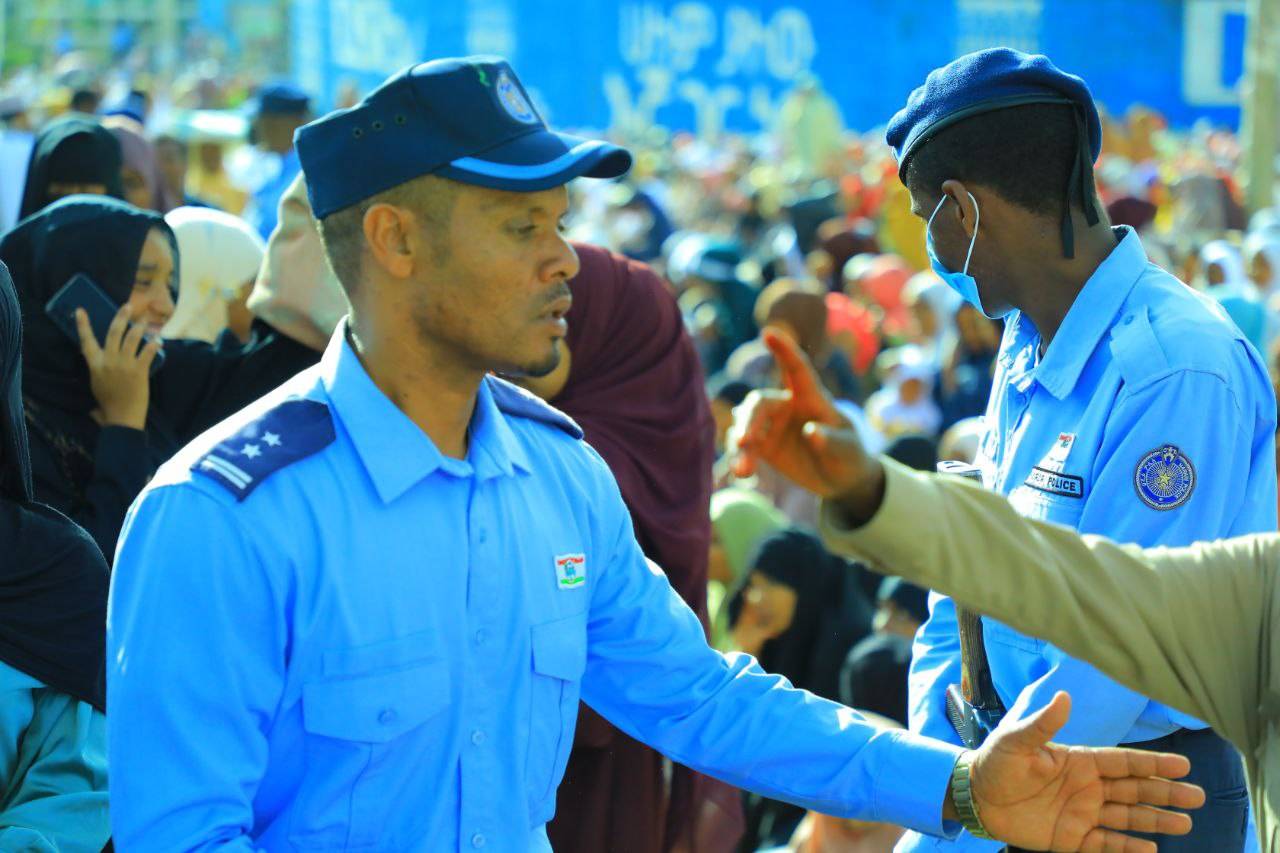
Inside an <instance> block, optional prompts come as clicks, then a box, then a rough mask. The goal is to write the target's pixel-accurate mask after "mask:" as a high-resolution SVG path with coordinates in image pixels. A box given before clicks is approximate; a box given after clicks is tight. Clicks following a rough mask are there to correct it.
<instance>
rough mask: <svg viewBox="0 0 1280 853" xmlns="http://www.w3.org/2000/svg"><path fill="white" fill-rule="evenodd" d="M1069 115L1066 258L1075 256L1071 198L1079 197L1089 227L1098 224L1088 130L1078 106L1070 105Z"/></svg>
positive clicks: (1064, 214)
mask: <svg viewBox="0 0 1280 853" xmlns="http://www.w3.org/2000/svg"><path fill="white" fill-rule="evenodd" d="M1071 115H1072V116H1073V117H1074V119H1075V125H1076V139H1075V158H1074V160H1073V161H1072V164H1071V178H1070V182H1069V183H1068V184H1067V194H1066V199H1065V200H1064V201H1063V203H1062V253H1063V256H1064V257H1066V258H1067V259H1071V258H1074V257H1075V256H1076V241H1075V231H1074V229H1073V228H1072V227H1071V202H1072V200H1074V199H1075V198H1076V197H1077V196H1078V197H1079V199H1080V206H1081V207H1083V208H1084V218H1085V221H1086V222H1088V223H1089V225H1090V227H1092V226H1094V225H1097V224H1098V209H1097V207H1096V206H1095V205H1094V203H1093V193H1092V192H1090V190H1091V189H1092V186H1091V182H1090V180H1089V177H1090V171H1091V169H1092V167H1091V166H1090V158H1089V155H1088V153H1087V152H1088V151H1089V137H1088V132H1087V131H1086V129H1085V126H1084V118H1083V117H1082V116H1081V115H1080V109H1079V108H1078V107H1072V109H1071Z"/></svg>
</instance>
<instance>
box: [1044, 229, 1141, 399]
mask: <svg viewBox="0 0 1280 853" xmlns="http://www.w3.org/2000/svg"><path fill="white" fill-rule="evenodd" d="M1115 232H1116V234H1117V236H1119V237H1120V238H1121V239H1120V242H1118V243H1117V244H1116V247H1115V248H1114V249H1112V250H1111V254H1109V255H1107V257H1106V259H1105V260H1104V261H1103V262H1102V263H1101V264H1100V265H1099V266H1098V268H1097V269H1096V270H1094V272H1093V275H1091V276H1089V280H1088V281H1086V282H1085V284H1084V288H1083V289H1082V290H1081V291H1080V293H1079V295H1078V296H1076V301H1075V302H1074V303H1072V305H1071V308H1070V309H1069V310H1068V311H1067V316H1066V317H1065V318H1063V321H1062V325H1061V326H1059V327H1058V333H1057V334H1055V335H1054V336H1053V340H1052V341H1050V342H1049V347H1048V349H1047V350H1045V353H1044V358H1043V360H1042V361H1041V362H1040V365H1039V367H1037V368H1036V373H1035V378H1036V381H1037V382H1038V383H1040V385H1042V386H1043V387H1044V389H1045V390H1046V391H1048V392H1049V393H1050V394H1052V395H1053V396H1054V397H1057V398H1058V399H1059V400H1061V399H1063V398H1064V397H1066V396H1067V395H1068V394H1070V393H1071V391H1072V390H1073V389H1074V388H1075V386H1076V381H1077V380H1078V379H1079V378H1080V374H1081V372H1082V371H1083V370H1084V366H1085V364H1086V363H1087V362H1088V361H1089V357H1090V356H1091V355H1093V352H1094V350H1095V349H1097V347H1098V343H1099V342H1100V341H1101V340H1102V337H1103V335H1105V334H1106V333H1107V331H1108V330H1109V329H1110V328H1111V326H1112V324H1113V323H1114V321H1115V318H1116V314H1118V313H1119V312H1120V309H1121V307H1123V305H1124V302H1125V300H1126V299H1128V298H1129V293H1130V292H1131V291H1132V290H1133V286H1134V285H1135V284H1137V283H1138V279H1139V278H1141V277H1142V273H1143V272H1144V271H1145V270H1146V268H1147V254H1146V252H1145V251H1143V249H1142V241H1141V240H1139V239H1138V234H1137V232H1136V231H1134V230H1133V229H1131V228H1128V227H1120V228H1116V229H1115ZM1020 319H1021V320H1022V321H1024V322H1025V321H1027V320H1028V319H1029V318H1027V317H1022V318H1020ZM1028 325H1031V324H1030V323H1028Z"/></svg>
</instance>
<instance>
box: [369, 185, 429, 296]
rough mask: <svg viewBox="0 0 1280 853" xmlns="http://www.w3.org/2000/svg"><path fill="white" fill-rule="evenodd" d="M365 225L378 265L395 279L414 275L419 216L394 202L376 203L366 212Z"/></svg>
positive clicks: (371, 249)
mask: <svg viewBox="0 0 1280 853" xmlns="http://www.w3.org/2000/svg"><path fill="white" fill-rule="evenodd" d="M362 225H363V228H364V239H365V244H366V245H367V246H368V248H369V254H370V256H372V258H373V262H374V263H375V264H377V265H378V266H379V267H381V268H382V269H383V270H384V271H386V273H387V274H388V275H390V276H391V277H392V278H399V279H405V278H409V277H410V276H411V275H413V268H414V260H415V258H414V255H415V252H416V250H417V249H418V245H417V244H418V241H417V239H416V234H417V217H415V216H414V214H413V212H412V211H410V210H409V209H408V208H404V207H399V206H397V205H394V204H375V205H373V206H371V207H370V208H369V209H368V210H367V211H365V214H364V221H363V222H362Z"/></svg>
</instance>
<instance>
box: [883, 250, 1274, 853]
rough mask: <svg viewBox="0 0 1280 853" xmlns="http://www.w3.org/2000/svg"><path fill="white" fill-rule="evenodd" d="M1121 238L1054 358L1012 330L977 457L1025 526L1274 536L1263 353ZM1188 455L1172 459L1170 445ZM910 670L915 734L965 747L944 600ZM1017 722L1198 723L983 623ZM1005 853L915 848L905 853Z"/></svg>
mask: <svg viewBox="0 0 1280 853" xmlns="http://www.w3.org/2000/svg"><path fill="white" fill-rule="evenodd" d="M1117 233H1118V234H1122V235H1123V239H1122V240H1121V241H1120V242H1119V243H1118V244H1117V245H1116V247H1115V249H1114V250H1113V251H1112V252H1111V254H1110V255H1109V256H1108V257H1107V259H1106V260H1105V261H1103V263H1102V265H1101V266H1099V267H1098V269H1097V271H1096V272H1095V273H1094V274H1093V276H1091V277H1090V279H1089V281H1088V282H1086V284H1085V286H1084V289H1083V290H1082V291H1081V292H1080V294H1079V296H1078V297H1077V298H1076V301H1075V303H1074V304H1073V305H1072V306H1071V309H1070V311H1068V312H1067V316H1066V318H1065V319H1064V320H1063V323H1062V326H1061V328H1059V329H1058V333H1057V334H1056V335H1055V336H1054V337H1053V340H1052V342H1051V343H1050V345H1049V347H1048V348H1047V350H1046V351H1045V353H1044V355H1043V357H1041V356H1040V354H1039V349H1040V335H1039V333H1038V332H1037V331H1036V328H1035V326H1034V325H1033V324H1032V322H1031V319H1030V318H1029V317H1027V316H1026V315H1025V314H1021V313H1016V312H1015V313H1014V314H1011V315H1010V316H1009V318H1008V322H1007V325H1006V327H1005V334H1004V340H1003V341H1002V343H1001V346H1000V354H999V357H998V361H997V366H996V375H995V383H994V386H993V390H992V394H991V400H990V402H989V404H988V406H987V412H986V416H985V417H986V428H987V433H986V437H985V439H984V441H983V444H982V447H981V450H980V453H979V465H980V467H981V469H982V475H983V481H984V483H985V484H986V486H987V487H988V488H992V489H995V490H996V491H999V492H1001V493H1003V494H1006V495H1008V496H1009V500H1010V502H1011V503H1012V504H1013V505H1014V506H1015V507H1016V508H1017V509H1018V510H1019V511H1020V512H1021V513H1022V514H1023V515H1025V516H1027V517H1029V518H1036V519H1043V520H1047V521H1053V522H1057V523H1059V524H1063V525H1066V526H1068V527H1073V528H1076V529H1077V530H1080V531H1082V532H1085V533H1097V534H1101V535H1105V536H1107V537H1108V538H1110V539H1115V540H1118V541H1121V542H1134V543H1138V544H1140V545H1144V546H1152V545H1187V544H1190V543H1192V542H1196V541H1201V540H1211V539H1219V538H1224V537H1228V536H1239V535H1242V534H1246V533H1257V532H1260V531H1270V530H1275V529H1276V467H1275V444H1274V436H1275V428H1276V401H1275V395H1274V392H1273V391H1272V387H1271V382H1270V380H1269V379H1268V377H1267V371H1266V369H1265V367H1264V366H1263V363H1262V360H1261V358H1260V357H1259V356H1258V353H1257V352H1256V351H1255V350H1254V349H1253V348H1252V347H1251V346H1250V345H1249V344H1247V343H1246V342H1245V340H1244V337H1243V335H1242V334H1241V332H1240V331H1239V329H1237V328H1236V327H1235V325H1234V324H1233V323H1232V322H1231V320H1230V319H1228V318H1227V316H1226V314H1225V313H1224V312H1223V310H1222V309H1221V307H1220V306H1218V305H1217V304H1216V303H1215V302H1214V301H1213V300H1212V299H1209V298H1207V297H1205V296H1203V295H1201V294H1197V293H1196V292H1195V291H1193V290H1191V288H1189V287H1187V286H1186V285H1184V284H1183V283H1182V282H1180V281H1178V280H1177V279H1176V278H1174V277H1173V276H1171V275H1169V274H1168V273H1167V272H1165V271H1164V270H1162V269H1160V268H1159V267H1157V266H1155V265H1154V264H1151V263H1149V262H1148V261H1147V258H1146V255H1145V253H1144V252H1143V249H1142V244H1141V242H1140V241H1139V239H1138V237H1137V235H1136V234H1135V233H1134V232H1133V231H1131V230H1129V229H1117ZM1167 448H1173V450H1167ZM930 604H931V615H930V618H929V620H928V622H926V623H925V625H924V626H923V627H922V628H921V630H920V633H919V634H918V635H917V637H916V644H915V650H914V657H913V660H912V665H911V687H910V695H911V699H910V703H911V709H910V716H911V729H912V730H913V731H917V732H923V733H925V734H928V735H931V736H933V737H936V738H941V739H945V740H948V741H950V742H952V743H959V742H960V741H959V738H958V737H957V735H956V733H955V730H954V729H953V728H952V727H951V724H950V723H949V722H948V720H947V716H946V712H945V699H944V695H945V690H946V688H947V685H949V684H958V683H960V642H959V635H958V631H957V627H956V619H955V607H954V605H953V603H952V601H951V599H949V598H946V597H944V596H939V595H936V594H935V595H933V596H931V599H930ZM983 626H984V629H983V635H984V638H985V640H986V648H987V655H988V658H989V660H990V664H991V675H992V680H993V681H994V683H995V688H996V692H998V693H999V694H1000V698H1001V700H1003V702H1004V704H1005V707H1007V708H1008V709H1009V715H1010V716H1012V717H1014V718H1018V717H1022V716H1025V715H1026V714H1027V713H1028V712H1029V711H1034V710H1036V709H1038V708H1040V707H1042V706H1043V705H1044V704H1045V703H1046V702H1048V701H1049V700H1050V699H1052V698H1053V695H1054V693H1055V692H1057V691H1059V690H1066V691H1068V692H1069V693H1070V694H1071V697H1072V699H1073V704H1072V711H1071V720H1070V722H1068V723H1067V725H1066V727H1065V728H1063V730H1062V732H1061V734H1059V735H1058V737H1057V738H1055V740H1058V741H1060V742H1062V743H1068V744H1088V745H1094V746H1104V745H1113V744H1120V743H1138V742H1142V741H1147V740H1153V739H1155V738H1159V737H1162V736H1164V735H1167V734H1169V733H1171V732H1173V731H1174V730H1176V729H1178V728H1204V723H1202V722H1199V721H1198V720H1195V719H1194V718H1192V717H1189V716H1187V715H1186V714H1182V713H1180V712H1178V711H1175V710H1173V709H1171V708H1168V707H1166V706H1164V705H1161V704H1159V703H1156V702H1152V701H1150V700H1148V699H1146V698H1145V697H1143V696H1140V695H1139V694H1137V693H1134V692H1133V691H1132V690H1129V689H1127V688H1125V687H1121V686H1120V685H1119V684H1116V683H1115V682H1114V681H1111V680H1110V679H1108V678H1106V677H1105V676H1103V675H1102V674H1101V673H1099V672H1098V671H1097V670H1096V669H1094V668H1093V667H1091V666H1089V665H1088V664H1086V663H1083V662H1081V661H1078V660H1075V659H1073V658H1070V657H1068V656H1066V655H1065V654H1063V653H1062V652H1061V651H1059V650H1058V649H1057V648H1055V647H1054V646H1052V645H1050V644H1048V643H1045V642H1043V641H1041V640H1037V639H1035V638H1032V637H1028V636H1025V635H1023V634H1019V633H1017V632H1016V631H1014V630H1013V629H1012V628H1009V627H1007V626H1005V625H1002V624H1000V623H999V622H996V621H995V620H992V619H984V620H983ZM935 847H944V848H946V849H948V850H952V849H956V848H964V849H981V850H993V849H999V848H1000V845H999V844H994V843H992V842H981V841H978V840H976V839H974V838H973V837H972V836H969V835H968V834H967V833H965V834H963V835H962V836H961V837H960V838H959V839H957V840H956V841H955V842H941V841H938V840H936V839H930V838H921V837H919V836H908V839H907V840H906V841H904V843H903V844H902V845H901V846H900V847H899V849H900V850H920V849H933V848H935Z"/></svg>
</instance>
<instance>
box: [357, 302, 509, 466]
mask: <svg viewBox="0 0 1280 853" xmlns="http://www.w3.org/2000/svg"><path fill="white" fill-rule="evenodd" d="M350 340H351V346H352V349H353V350H354V351H355V353H356V355H357V356H358V357H359V359H360V363H361V364H362V365H363V366H364V369H365V372H366V373H368V374H369V378H370V379H371V380H373V384H374V385H376V386H378V390H379V391H381V392H382V393H383V394H385V395H386V396H387V399H389V400H390V401H391V402H392V403H394V404H395V406H396V408H398V409H399V410H400V411H402V412H404V414H405V417H407V418H408V419H409V420H411V421H413V422H414V423H415V424H416V425H417V426H418V429H420V430H422V431H423V433H425V434H426V436H427V438H429V439H431V443H432V444H434V445H435V446H436V449H437V450H439V451H440V452H441V453H442V454H444V455H445V456H450V457H452V458H454V459H465V458H466V456H467V446H468V430H469V428H470V426H471V416H472V414H473V413H474V412H475V408H476V395H477V394H478V393H479V390H480V383H481V382H482V381H483V380H484V375H485V374H484V371H482V370H476V369H473V368H468V367H463V366H462V365H460V364H458V363H457V362H456V361H454V360H452V359H450V358H448V357H447V355H446V354H445V353H442V352H436V351H434V350H433V348H432V347H430V346H428V345H427V344H425V343H424V342H423V341H421V340H420V339H419V336H418V335H413V334H409V335H406V334H386V333H383V334H369V333H367V332H366V333H364V334H363V335H362V334H361V333H360V332H359V331H358V326H357V324H355V323H353V324H352V327H351V332H350Z"/></svg>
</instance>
